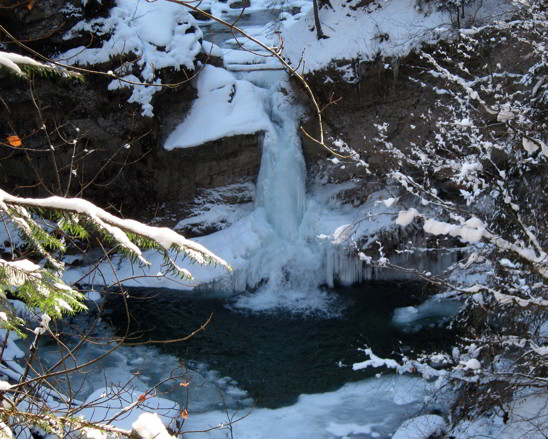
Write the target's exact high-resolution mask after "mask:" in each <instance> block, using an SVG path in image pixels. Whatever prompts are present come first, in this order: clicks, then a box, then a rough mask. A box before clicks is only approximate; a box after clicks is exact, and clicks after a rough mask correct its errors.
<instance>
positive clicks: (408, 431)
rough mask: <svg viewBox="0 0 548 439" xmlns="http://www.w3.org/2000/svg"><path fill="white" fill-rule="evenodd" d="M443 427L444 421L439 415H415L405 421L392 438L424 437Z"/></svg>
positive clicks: (409, 438) (441, 429)
mask: <svg viewBox="0 0 548 439" xmlns="http://www.w3.org/2000/svg"><path fill="white" fill-rule="evenodd" d="M444 427H445V421H444V420H443V418H442V417H441V416H437V415H422V416H417V417H416V418H412V419H409V420H407V421H405V422H404V423H403V424H402V425H401V426H400V428H398V430H397V431H396V433H395V434H394V436H392V439H425V438H428V437H431V436H432V435H434V434H435V433H440V432H442V431H443V430H444ZM434 437H435V436H434Z"/></svg>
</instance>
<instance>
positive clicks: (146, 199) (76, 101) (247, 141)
mask: <svg viewBox="0 0 548 439" xmlns="http://www.w3.org/2000/svg"><path fill="white" fill-rule="evenodd" d="M113 3H114V2H111V1H103V2H96V1H93V0H90V1H88V2H87V3H86V4H85V6H84V7H82V5H81V3H80V2H76V1H69V2H66V1H61V0H44V1H40V2H34V3H32V8H30V6H27V4H26V3H21V2H16V1H11V0H9V1H8V2H7V4H8V6H9V5H11V6H12V7H11V8H10V9H0V25H2V26H3V27H4V28H5V29H6V31H7V32H8V33H9V34H10V35H12V36H13V37H14V38H16V39H17V40H19V41H24V42H25V43H24V44H26V45H27V44H28V46H29V48H31V49H32V50H36V51H37V52H39V53H41V54H43V55H45V56H48V57H54V56H56V55H58V54H59V53H63V52H65V51H67V50H69V49H72V48H74V47H78V46H80V45H85V46H88V47H89V46H91V47H96V46H97V45H98V44H99V43H100V41H99V40H100V39H101V37H99V38H96V39H94V37H93V35H92V34H91V33H85V32H84V33H83V34H82V35H78V36H74V37H73V38H71V39H64V38H63V35H64V34H65V32H66V31H67V30H68V29H70V28H71V27H72V26H73V25H74V24H75V23H76V22H77V21H78V20H80V19H82V17H83V18H92V17H99V16H105V15H108V13H109V9H110V8H111V7H112V6H113ZM29 5H30V3H29ZM75 11H77V12H78V13H77V14H75ZM1 38H2V40H1V41H6V40H9V37H8V35H7V34H5V35H2V37H1ZM102 38H104V37H102ZM4 50H13V51H19V52H21V53H22V54H25V55H32V54H31V53H29V51H28V50H25V49H24V48H22V47H20V46H19V45H16V44H15V43H14V44H12V45H10V46H9V47H7V49H4ZM127 57H128V56H126V58H127ZM198 58H200V59H201V58H203V60H204V61H205V58H206V56H205V55H198ZM207 60H208V62H215V60H214V59H212V58H211V57H207ZM126 61H127V60H125V59H111V60H110V62H108V63H104V64H101V65H99V66H94V69H97V71H100V72H103V73H104V72H108V71H109V70H111V69H114V67H116V66H119V65H120V64H121V63H123V62H126ZM193 73H194V72H192V71H185V70H181V71H174V70H173V69H169V68H168V69H163V70H162V71H161V72H160V74H161V79H162V82H164V83H170V84H174V83H181V82H182V84H181V85H179V86H177V87H169V88H167V87H166V88H163V89H161V90H159V91H158V92H157V93H156V94H155V95H154V98H153V102H152V103H153V106H154V113H155V114H154V117H144V116H142V115H141V109H140V107H139V105H138V104H135V103H128V97H129V96H130V94H129V93H130V92H129V91H128V90H127V89H118V90H113V91H107V89H108V84H109V82H110V78H109V77H108V76H105V75H101V74H86V75H85V77H84V79H83V80H76V79H67V78H60V77H54V78H51V77H47V76H44V75H41V74H39V73H37V72H32V73H31V74H30V76H29V78H30V79H26V78H19V77H16V76H14V75H11V74H8V73H7V72H5V71H0V97H1V101H0V106H1V108H2V110H1V111H0V139H1V141H3V142H5V139H6V138H7V137H8V136H10V135H17V136H19V137H20V138H21V139H22V141H23V147H19V148H13V147H12V148H10V147H9V146H8V145H4V147H3V148H2V149H1V150H0V159H1V163H2V164H3V166H2V167H1V168H0V182H1V184H2V187H3V188H5V189H7V190H10V191H13V192H15V193H18V194H20V195H26V196H46V195H50V194H56V195H68V196H84V197H86V198H88V199H90V200H92V201H94V202H96V203H98V204H100V205H102V206H112V207H115V208H117V209H121V210H122V213H124V214H127V215H133V216H135V215H137V216H138V215H140V212H141V211H142V209H143V206H144V205H146V204H150V205H157V204H158V203H165V202H170V201H177V200H179V201H181V200H189V199H191V198H192V197H193V196H194V194H195V193H196V189H197V188H199V187H201V188H209V187H216V186H222V185H227V184H231V183H235V182H238V181H240V180H241V179H246V178H255V177H256V175H257V173H258V170H259V166H260V142H261V134H260V133H257V135H247V136H235V137H232V138H225V139H221V140H217V141H214V142H210V144H207V145H203V146H201V147H198V148H188V149H184V150H174V151H171V152H168V151H165V150H164V148H163V142H164V141H165V139H166V137H167V136H168V135H169V133H170V132H171V130H172V129H173V128H174V127H175V126H176V125H177V124H178V123H180V122H181V121H182V120H183V118H184V116H185V114H186V113H187V112H188V110H189V109H190V107H191V105H192V100H193V99H194V98H195V97H196V91H195V89H194V87H193V86H192V85H191V83H190V82H189V81H188V80H187V78H189V77H191V76H192V75H193ZM204 129H206V128H204ZM8 159H9V161H8ZM58 176H59V178H58Z"/></svg>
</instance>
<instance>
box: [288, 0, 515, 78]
mask: <svg viewBox="0 0 548 439" xmlns="http://www.w3.org/2000/svg"><path fill="white" fill-rule="evenodd" d="M357 3H359V2H358V1H353V2H337V1H334V2H331V5H332V6H333V8H328V7H324V8H322V9H321V10H320V22H321V25H322V31H323V33H324V34H325V35H326V36H328V37H330V38H325V39H321V40H318V39H317V37H316V31H315V29H314V15H313V11H312V10H311V9H309V10H308V13H307V15H306V17H305V18H303V19H301V20H288V22H287V23H286V25H285V28H284V30H283V31H282V36H283V38H284V48H285V50H284V55H285V56H286V57H287V58H288V59H290V60H291V62H292V65H294V66H297V65H299V62H300V61H301V58H302V61H303V62H304V70H305V71H306V72H309V71H313V70H317V69H321V68H323V67H326V66H327V65H329V64H330V63H331V62H332V61H333V60H352V59H359V60H362V61H367V60H372V59H375V58H376V57H377V56H379V55H380V56H382V57H394V56H404V55H407V54H408V53H409V52H410V51H412V50H413V49H416V48H418V47H420V45H421V44H423V43H435V42H436V41H438V40H439V39H441V38H444V39H446V38H449V37H450V35H451V28H452V25H451V16H450V14H449V13H448V12H447V11H440V10H438V7H437V6H438V5H437V4H436V2H417V0H377V1H373V2H372V3H370V4H369V5H367V6H365V7H358V9H357V10H352V8H351V7H350V6H352V5H353V4H357ZM509 3H510V2H507V1H504V0H483V1H479V0H478V1H475V2H472V3H471V4H469V5H468V6H467V7H466V11H465V15H466V17H467V18H465V19H464V20H463V21H465V20H466V19H470V18H471V17H475V23H474V24H476V25H477V24H478V23H479V22H480V20H482V19H488V18H489V17H491V18H492V17H496V19H502V18H503V17H504V16H503V13H504V12H505V11H506V10H507V9H509ZM303 50H304V55H303ZM347 79H348V80H349V81H353V80H354V79H356V78H355V73H354V72H348V76H347Z"/></svg>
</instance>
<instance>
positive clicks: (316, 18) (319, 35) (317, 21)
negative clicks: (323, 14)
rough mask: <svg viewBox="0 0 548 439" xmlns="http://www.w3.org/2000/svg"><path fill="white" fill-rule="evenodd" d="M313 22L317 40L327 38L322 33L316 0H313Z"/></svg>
mask: <svg viewBox="0 0 548 439" xmlns="http://www.w3.org/2000/svg"><path fill="white" fill-rule="evenodd" d="M313 3H314V23H315V25H316V37H317V38H318V40H321V39H322V38H327V37H326V36H325V35H324V33H323V32H322V26H321V24H320V13H319V11H318V0H314V1H313Z"/></svg>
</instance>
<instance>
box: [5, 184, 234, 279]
mask: <svg viewBox="0 0 548 439" xmlns="http://www.w3.org/2000/svg"><path fill="white" fill-rule="evenodd" d="M10 206H13V207H31V208H38V209H51V210H55V211H61V212H67V213H75V214H78V215H82V216H85V217H86V219H88V220H90V221H91V222H92V223H93V224H94V225H96V226H97V227H98V228H99V230H101V231H103V232H106V233H108V234H109V235H110V236H111V237H112V239H114V241H115V242H116V244H118V245H119V246H120V247H122V248H123V249H124V250H125V251H127V252H128V253H129V254H130V255H133V256H135V257H137V258H138V259H139V260H140V261H141V262H142V263H143V264H145V265H150V263H149V262H148V261H147V260H146V259H145V258H144V256H143V254H142V252H141V249H140V248H139V247H138V246H137V245H136V244H135V243H134V242H132V237H131V235H132V234H134V235H137V237H140V238H144V239H145V240H150V241H152V242H153V243H154V244H156V245H157V246H159V247H160V248H161V249H162V250H163V251H164V252H165V254H166V255H167V254H168V252H169V251H170V250H175V251H177V252H182V253H183V254H184V255H185V256H187V257H189V258H190V259H191V260H192V261H195V262H197V263H199V264H202V265H204V264H213V265H220V266H222V267H225V268H226V269H227V270H231V268H230V266H229V265H228V264H227V263H226V262H225V261H224V260H223V259H221V258H220V257H218V256H217V255H215V254H214V253H213V252H211V251H209V250H208V249H206V248H205V247H203V246H202V245H200V244H198V243H196V242H193V241H190V240H188V239H186V238H184V237H183V236H182V235H179V234H178V233H176V232H174V231H173V230H171V229H168V228H166V227H153V226H147V225H145V224H142V223H140V222H138V221H134V220H128V219H122V218H118V217H116V216H114V215H112V214H110V213H108V212H106V211H105V210H103V209H101V208H99V207H97V206H95V205H94V204H93V203H90V202H89V201H86V200H83V199H81V198H62V197H49V198H42V199H38V198H20V197H15V196H12V195H10V194H8V193H7V192H5V191H3V190H1V189H0V209H2V210H4V211H6V212H10ZM11 211H13V209H11ZM134 239H135V238H134ZM166 260H167V262H168V264H169V265H170V267H171V268H173V269H174V270H176V272H177V273H179V274H180V275H181V276H182V277H184V278H192V275H191V274H190V272H189V271H188V270H186V269H183V268H180V267H178V266H177V265H176V264H175V263H174V262H173V260H172V259H171V258H169V257H166Z"/></svg>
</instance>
